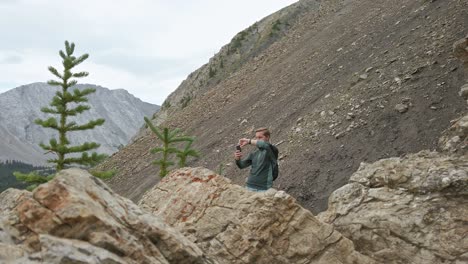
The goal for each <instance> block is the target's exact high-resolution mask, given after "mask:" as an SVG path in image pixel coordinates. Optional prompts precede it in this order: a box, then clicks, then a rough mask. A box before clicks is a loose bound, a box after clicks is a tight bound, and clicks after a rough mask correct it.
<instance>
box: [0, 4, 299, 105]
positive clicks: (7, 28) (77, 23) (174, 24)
mask: <svg viewBox="0 0 468 264" xmlns="http://www.w3.org/2000/svg"><path fill="white" fill-rule="evenodd" d="M293 2H296V1H292V0H276V1H271V0H256V1H248V0H238V1H222V0H200V1H182V0H173V1H162V0H134V1H124V0H100V1H92V0H77V1H73V2H70V1H59V0H18V1H14V0H8V1H5V0H0V13H1V14H7V15H2V16H0V32H2V41H1V42H0V80H1V82H0V92H3V91H5V90H6V89H11V88H14V87H16V86H20V85H23V84H27V83H31V82H38V81H47V80H48V79H50V78H52V75H51V74H50V73H49V72H48V71H47V66H49V65H52V66H59V64H60V58H59V56H58V51H59V50H60V49H63V47H64V44H63V43H64V41H65V40H69V41H72V42H75V44H76V53H77V54H83V53H89V54H90V58H89V59H88V60H87V61H86V62H85V63H83V70H86V71H88V72H90V76H89V77H88V78H85V79H83V82H86V83H95V84H98V85H102V86H105V87H107V88H110V89H117V88H124V89H126V90H128V91H129V92H130V93H132V94H134V95H135V96H137V97H139V98H141V99H142V100H144V101H148V102H152V103H158V104H161V103H162V102H163V101H164V99H165V98H166V97H167V96H168V95H169V94H170V92H172V91H173V90H175V89H176V88H177V86H178V85H179V84H180V82H182V80H184V79H185V78H186V77H187V75H188V74H190V73H191V72H193V71H195V70H196V69H197V68H199V67H200V66H202V65H203V64H204V63H206V62H208V60H209V58H210V57H212V56H213V55H214V54H215V53H216V52H217V51H219V49H220V48H221V47H222V46H223V45H225V44H227V43H228V42H229V41H230V40H231V38H232V37H233V36H234V35H235V34H236V33H237V32H239V31H241V30H243V29H245V28H247V27H248V26H250V25H251V24H253V23H254V22H256V21H258V20H260V19H261V18H263V17H265V16H267V15H269V14H271V13H273V12H274V11H276V10H279V9H280V8H282V7H285V6H287V5H289V4H291V3H293ZM12 84H14V86H11V85H12Z"/></svg>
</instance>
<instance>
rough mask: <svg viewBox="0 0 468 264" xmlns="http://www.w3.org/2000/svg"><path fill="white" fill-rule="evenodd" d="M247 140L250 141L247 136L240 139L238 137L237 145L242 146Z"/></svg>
mask: <svg viewBox="0 0 468 264" xmlns="http://www.w3.org/2000/svg"><path fill="white" fill-rule="evenodd" d="M249 141H250V139H248V138H241V139H239V145H240V146H241V147H243V146H245V145H247V144H249Z"/></svg>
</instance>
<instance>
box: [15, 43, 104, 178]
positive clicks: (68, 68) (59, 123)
mask: <svg viewBox="0 0 468 264" xmlns="http://www.w3.org/2000/svg"><path fill="white" fill-rule="evenodd" d="M74 50H75V44H74V43H68V41H65V52H63V51H62V50H60V52H59V54H60V57H61V58H62V65H63V72H62V73H59V71H58V70H57V69H55V68H54V67H52V66H50V67H49V68H48V69H49V71H50V72H51V73H52V74H53V75H54V76H56V77H57V78H58V80H50V81H48V82H47V83H48V84H49V85H52V86H57V87H60V89H59V91H57V92H56V94H55V96H54V97H53V98H52V101H51V103H50V107H43V108H42V109H41V111H42V112H44V113H47V114H53V115H57V118H54V117H50V118H48V119H46V120H43V119H37V120H35V123H36V124H38V125H41V126H42V127H44V128H51V129H54V130H56V131H57V133H58V140H57V139H56V138H52V139H51V140H50V141H49V144H48V145H46V144H43V143H41V144H39V145H40V146H41V147H42V148H43V149H44V150H46V151H47V152H52V153H55V154H56V155H57V157H56V158H55V159H49V160H48V162H50V163H55V164H56V166H55V168H56V171H57V172H59V171H60V170H62V169H64V168H65V166H66V165H70V164H80V165H88V166H92V165H95V164H97V163H98V162H99V161H101V160H102V159H104V158H105V157H106V155H103V154H97V153H96V152H93V153H92V154H88V151H91V150H93V149H97V148H98V147H99V146H100V145H99V144H97V143H95V142H85V143H83V144H81V145H76V146H72V145H70V141H69V139H68V133H69V132H73V131H83V130H88V129H93V128H95V127H96V126H100V125H102V124H103V123H104V119H95V120H90V121H89V122H87V123H86V124H77V123H76V122H74V121H70V120H68V118H69V117H73V116H77V115H79V114H81V113H83V112H84V111H86V110H89V109H90V106H89V105H84V104H80V103H84V102H87V101H88V98H87V97H86V96H87V95H89V94H92V93H94V92H95V91H96V90H95V89H92V88H86V89H83V90H81V91H80V90H79V89H74V90H73V91H70V90H71V88H72V87H73V86H74V85H76V84H77V83H78V81H77V80H76V79H78V78H83V77H86V76H88V73H87V72H75V73H73V72H72V69H73V68H74V67H76V66H78V65H79V64H80V63H82V62H83V61H85V60H86V59H87V58H88V56H89V55H88V54H84V55H81V56H79V57H76V56H74V55H73V53H74ZM72 153H78V154H79V153H81V156H79V155H78V156H76V155H75V156H73V157H70V154H72ZM15 176H17V178H18V179H19V180H22V181H25V182H29V183H33V184H38V183H42V182H45V181H47V180H50V178H51V177H50V176H49V177H48V178H46V179H44V177H38V175H35V174H31V175H27V174H21V173H15Z"/></svg>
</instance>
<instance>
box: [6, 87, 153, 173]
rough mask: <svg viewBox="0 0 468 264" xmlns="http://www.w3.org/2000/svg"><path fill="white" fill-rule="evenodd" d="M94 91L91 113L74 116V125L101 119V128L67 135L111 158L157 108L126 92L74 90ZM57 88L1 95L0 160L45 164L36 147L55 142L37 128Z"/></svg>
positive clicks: (18, 90) (48, 132) (19, 89)
mask: <svg viewBox="0 0 468 264" xmlns="http://www.w3.org/2000/svg"><path fill="white" fill-rule="evenodd" d="M87 87H91V88H95V89H96V92H95V93H94V94H91V95H90V96H88V98H89V105H90V106H91V109H90V110H89V111H86V112H84V113H83V114H81V115H79V116H77V117H76V118H75V119H73V118H70V120H75V121H77V123H85V122H86V121H87V120H90V119H96V118H104V119H105V120H106V122H105V123H104V125H102V126H100V127H97V128H96V129H94V130H92V131H80V132H73V133H70V137H69V139H70V140H71V142H72V144H76V143H83V142H87V141H94V142H98V143H100V144H101V147H100V148H99V149H98V150H97V151H98V152H99V153H107V154H112V153H114V152H116V151H117V150H118V149H119V148H121V147H123V146H124V145H126V144H127V143H128V142H129V140H130V138H131V137H132V136H133V135H134V134H135V133H136V132H137V131H138V129H140V128H141V126H142V125H143V123H144V121H143V117H144V116H152V115H153V113H155V112H156V111H157V110H158V109H159V106H157V105H153V104H149V103H145V102H143V101H141V100H140V99H138V98H136V97H134V96H133V95H131V94H130V93H128V92H127V91H126V90H123V89H117V90H109V89H107V88H104V87H101V86H97V85H92V84H78V85H76V88H78V89H83V88H87ZM56 90H57V88H56V87H52V86H49V85H48V84H46V83H32V84H28V85H24V86H20V87H17V88H14V89H11V90H9V91H7V92H4V93H2V94H0V134H1V135H2V136H1V137H0V160H18V161H23V162H25V163H29V164H34V165H43V164H46V160H47V158H48V157H50V156H47V155H44V150H43V149H41V148H40V147H39V146H38V144H39V143H40V142H45V143H47V142H49V140H50V139H51V138H56V137H57V136H56V135H55V134H54V133H55V131H54V130H52V129H44V128H43V127H41V126H39V125H36V124H35V123H34V120H35V119H37V118H42V119H43V118H46V117H47V115H46V114H44V113H42V112H41V111H40V109H41V108H42V107H44V106H48V105H49V103H50V101H51V99H52V97H53V96H54V95H55V92H56Z"/></svg>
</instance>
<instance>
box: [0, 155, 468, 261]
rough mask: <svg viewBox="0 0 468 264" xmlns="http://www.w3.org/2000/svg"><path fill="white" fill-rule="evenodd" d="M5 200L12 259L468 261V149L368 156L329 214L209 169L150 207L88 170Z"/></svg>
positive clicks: (152, 199) (167, 186) (5, 238)
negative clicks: (249, 187) (234, 181)
mask: <svg viewBox="0 0 468 264" xmlns="http://www.w3.org/2000/svg"><path fill="white" fill-rule="evenodd" d="M0 201H1V203H0V263H269V264H273V263H275V264H276V263H323V264H334V263H337V264H338V263H339V264H346V263H350V264H351V263H355V264H368V263H369V264H370V263H395V264H396V263H416V264H417V263H421V264H422V263H424V264H426V263H428V264H436V263H450V264H461V263H468V236H467V234H468V157H467V156H466V155H451V154H440V153H436V152H427V151H424V152H420V153H418V154H414V155H408V156H407V157H404V158H391V159H385V160H380V161H378V162H375V163H373V164H362V166H361V168H360V169H359V170H358V171H357V172H356V173H355V174H353V176H352V177H351V179H350V183H349V184H348V185H345V186H343V187H342V188H340V189H338V190H337V191H335V192H334V193H333V195H332V196H331V198H330V201H329V209H328V211H326V212H323V213H321V214H320V215H319V216H318V217H315V216H314V215H312V213H310V212H309V211H307V210H305V209H304V208H302V207H301V206H299V205H298V204H297V202H296V200H295V199H294V198H293V197H291V196H290V195H288V194H286V193H285V192H283V191H277V190H274V189H271V190H269V191H267V192H264V193H253V192H249V191H247V190H245V189H244V188H242V187H240V186H238V185H235V184H232V183H231V181H230V180H229V179H227V178H224V177H222V176H219V175H216V174H215V173H214V172H212V171H210V170H207V169H204V168H184V169H180V170H177V171H174V172H172V173H171V174H170V175H169V176H167V177H166V178H164V179H163V180H162V181H160V183H159V184H158V185H156V186H154V187H153V188H152V189H151V190H149V191H148V192H147V193H146V194H145V195H144V197H143V198H142V199H141V201H140V203H139V206H137V205H135V204H134V203H132V202H131V201H130V200H128V199H126V198H123V197H120V196H119V195H117V194H115V193H114V192H113V191H112V190H110V189H109V188H108V187H107V186H106V185H105V184H104V183H103V182H102V181H100V180H99V179H96V178H94V177H93V176H91V175H90V174H88V173H87V172H86V171H83V170H79V169H68V170H64V171H62V172H61V173H59V174H58V175H57V177H56V178H55V179H54V180H52V181H50V182H49V183H47V184H43V185H41V186H39V187H38V188H36V190H35V191H34V192H32V193H31V192H27V191H20V190H14V189H9V190H7V191H5V192H3V193H1V194H0Z"/></svg>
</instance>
